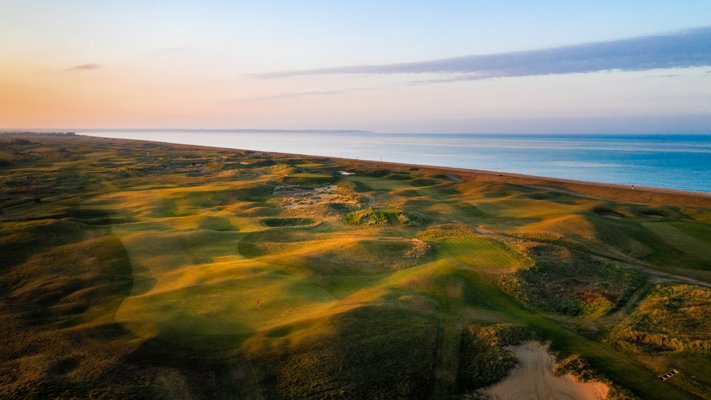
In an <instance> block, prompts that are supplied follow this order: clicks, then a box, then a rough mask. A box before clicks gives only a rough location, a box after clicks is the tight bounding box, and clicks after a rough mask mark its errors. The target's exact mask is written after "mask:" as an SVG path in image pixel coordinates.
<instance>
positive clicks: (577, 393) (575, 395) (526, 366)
mask: <svg viewBox="0 0 711 400" xmlns="http://www.w3.org/2000/svg"><path fill="white" fill-rule="evenodd" d="M509 349H510V350H511V351H513V352H514V353H515V354H516V357H517V358H518V360H519V366H518V367H516V368H515V369H513V370H512V371H511V373H510V374H509V376H507V377H506V378H505V379H504V380H503V381H501V382H499V383H497V384H496V385H493V386H490V387H488V388H487V389H486V390H484V391H483V392H484V393H485V394H486V395H488V396H490V398H492V399H497V400H534V399H541V400H543V399H554V400H568V399H570V400H602V399H605V398H606V397H607V392H608V390H609V389H608V387H607V385H605V384H603V383H600V382H580V381H578V380H577V379H576V378H575V377H574V376H573V375H571V374H567V375H563V376H555V375H553V366H554V365H555V359H554V358H553V356H552V355H551V354H550V353H549V352H548V345H544V344H541V343H539V342H535V341H529V342H524V343H523V344H521V345H519V346H512V347H509Z"/></svg>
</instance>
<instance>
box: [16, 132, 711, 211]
mask: <svg viewBox="0 0 711 400" xmlns="http://www.w3.org/2000/svg"><path fill="white" fill-rule="evenodd" d="M4 134H5V135H8V136H10V135H17V136H28V135H31V136H35V135H36V136H40V137H43V138H48V139H57V138H62V137H63V136H57V135H52V134H47V133H41V132H21V133H19V132H18V133H12V132H5V133H4ZM67 137H68V138H70V139H78V138H88V139H92V140H102V141H105V140H111V141H118V142H124V141H126V142H143V143H153V144H161V145H169V146H173V147H176V148H181V149H190V148H195V149H206V150H208V149H209V150H219V151H253V152H255V153H259V154H277V155H282V156H298V157H303V158H309V159H326V158H327V159H330V160H334V161H337V162H341V163H343V164H344V165H345V166H347V167H355V166H357V165H362V166H368V167H371V168H375V169H378V168H406V169H411V168H417V169H419V170H423V171H426V172H431V173H451V174H456V175H457V176H458V177H459V178H461V179H463V180H466V181H471V182H500V183H509V184H520V185H534V186H541V187H543V188H547V189H550V190H559V191H560V190H562V191H567V192H572V193H576V194H578V195H584V196H586V197H591V198H599V199H609V200H622V201H627V202H631V203H643V204H669V205H678V206H694V207H707V208H711V193H707V192H694V191H686V190H678V189H668V188H658V187H650V186H638V185H634V186H632V185H622V184H616V183H605V182H593V181H583V180H574V179H566V178H554V177H546V176H536V175H527V174H519V173H512V172H500V171H490V170H480V169H469V168H457V167H445V166H438V165H428V164H412V163H399V162H392V161H376V160H363V159H352V158H343V157H333V156H318V155H307V154H300V153H285V152H275V151H261V150H250V149H241V148H240V149H238V148H231V147H217V146H206V145H195V144H181V143H171V142H162V141H155V140H144V139H122V138H108V137H103V136H91V135H84V134H77V135H75V136H67Z"/></svg>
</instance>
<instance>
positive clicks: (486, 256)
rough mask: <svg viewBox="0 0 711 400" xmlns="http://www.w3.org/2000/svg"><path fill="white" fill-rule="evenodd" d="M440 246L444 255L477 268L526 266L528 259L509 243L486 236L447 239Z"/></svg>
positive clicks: (497, 268)
mask: <svg viewBox="0 0 711 400" xmlns="http://www.w3.org/2000/svg"><path fill="white" fill-rule="evenodd" d="M439 246H440V248H441V249H442V252H443V254H444V255H448V256H451V257H453V258H454V259H455V260H456V261H457V262H460V263H462V264H464V265H467V266H469V267H472V268H476V269H482V270H488V269H491V270H500V271H505V270H511V269H515V268H518V267H521V266H524V265H526V264H527V261H528V260H527V259H526V257H525V256H523V255H521V254H518V253H517V252H516V251H515V250H513V249H511V248H510V247H508V246H507V245H505V244H503V243H501V242H499V241H497V240H495V239H489V238H486V237H476V236H474V237H463V238H454V239H446V240H444V241H442V242H441V243H440V245H439Z"/></svg>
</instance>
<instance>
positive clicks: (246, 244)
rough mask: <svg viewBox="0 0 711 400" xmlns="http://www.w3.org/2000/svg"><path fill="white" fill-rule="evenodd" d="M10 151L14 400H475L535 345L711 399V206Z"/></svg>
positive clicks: (64, 142)
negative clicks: (521, 345)
mask: <svg viewBox="0 0 711 400" xmlns="http://www.w3.org/2000/svg"><path fill="white" fill-rule="evenodd" d="M0 139H4V140H3V141H0V145H1V146H2V149H0V150H1V154H5V155H6V156H7V159H8V160H10V161H8V162H7V163H5V164H3V165H2V166H0V188H2V196H0V210H1V212H0V260H2V262H1V263H0V264H1V265H0V334H2V336H3V345H2V346H0V398H3V399H4V398H9V399H14V398H23V399H25V398H26V399H44V398H57V399H75V398H81V399H85V398H86V399H114V398H119V399H123V398H131V399H132V398H150V399H153V398H169V399H173V398H176V399H235V398H239V399H242V398H245V399H292V398H304V399H340V398H345V399H367V398H381V399H453V398H476V397H473V396H476V395H477V393H478V392H477V391H478V390H480V389H482V388H483V386H485V385H488V384H491V383H494V382H497V381H499V380H501V379H503V378H504V377H505V376H506V375H507V374H508V373H509V371H510V369H511V367H512V366H513V365H515V362H516V360H515V359H514V355H513V353H511V352H510V351H509V350H507V348H506V346H507V345H515V344H516V343H518V342H520V341H521V340H524V339H530V338H537V339H538V340H541V341H546V342H550V347H551V349H553V350H554V351H555V352H556V355H557V356H558V357H559V358H560V359H563V358H565V359H567V360H575V361H574V362H570V363H567V364H566V365H567V366H568V367H570V368H571V370H572V372H573V373H574V375H575V376H578V377H586V378H589V379H593V380H595V381H598V382H600V384H602V385H604V386H606V387H608V388H609V389H610V393H612V394H613V395H612V396H611V397H609V398H611V399H629V398H634V397H630V396H632V395H634V396H637V397H636V398H642V399H652V400H654V399H660V400H669V399H698V398H711V396H709V393H711V386H709V385H710V384H711V383H710V381H709V378H708V374H707V373H705V372H704V371H707V370H708V368H709V367H710V366H711V361H709V360H710V359H709V354H710V353H709V348H710V347H709V346H710V345H709V337H711V327H710V326H709V324H708V323H706V320H707V319H708V318H707V316H708V315H711V301H709V293H708V292H709V289H708V286H709V283H708V282H711V200H709V199H708V198H707V197H699V196H693V195H684V194H674V195H671V194H669V193H663V192H653V191H649V192H648V191H643V190H638V191H634V192H632V191H624V190H622V189H614V190H613V189H609V190H606V189H605V187H604V186H589V185H588V186H586V185H583V184H572V183H571V184H567V183H562V182H546V181H544V180H541V179H539V178H530V179H529V178H524V177H515V178H514V177H506V176H501V175H498V174H486V173H479V172H467V171H456V173H455V171H451V170H440V169H437V168H433V167H416V166H404V165H395V164H392V165H389V164H386V163H375V162H357V161H352V160H351V161H349V160H333V159H325V158H317V157H306V156H295V155H286V154H269V153H261V152H254V151H242V150H226V149H214V148H197V147H190V146H181V145H169V144H161V143H148V142H139V141H124V140H111V139H99V138H90V137H81V136H75V137H72V136H63V135H62V136H56V135H55V136H52V135H40V134H21V135H20V134H18V135H11V134H0ZM15 139H23V140H24V141H20V142H17V141H15ZM27 141H29V143H28V142H27ZM339 171H349V172H350V173H352V174H346V175H343V174H339ZM635 196H637V197H635ZM670 274H671V275H670ZM670 368H676V369H678V370H679V371H680V374H679V376H677V377H675V378H673V379H670V380H668V381H665V382H662V381H660V380H658V379H657V375H658V374H660V373H662V372H665V370H667V369H670ZM561 379H562V378H561ZM575 379H577V378H575ZM467 396H468V397H467Z"/></svg>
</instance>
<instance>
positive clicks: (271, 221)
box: [262, 218, 316, 227]
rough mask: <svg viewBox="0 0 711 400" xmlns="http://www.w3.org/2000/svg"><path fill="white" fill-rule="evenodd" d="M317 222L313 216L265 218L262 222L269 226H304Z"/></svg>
mask: <svg viewBox="0 0 711 400" xmlns="http://www.w3.org/2000/svg"><path fill="white" fill-rule="evenodd" d="M314 223H316V221H314V220H313V219H311V218H264V219H262V224H264V225H266V226H269V227H277V226H304V225H312V224H314Z"/></svg>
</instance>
